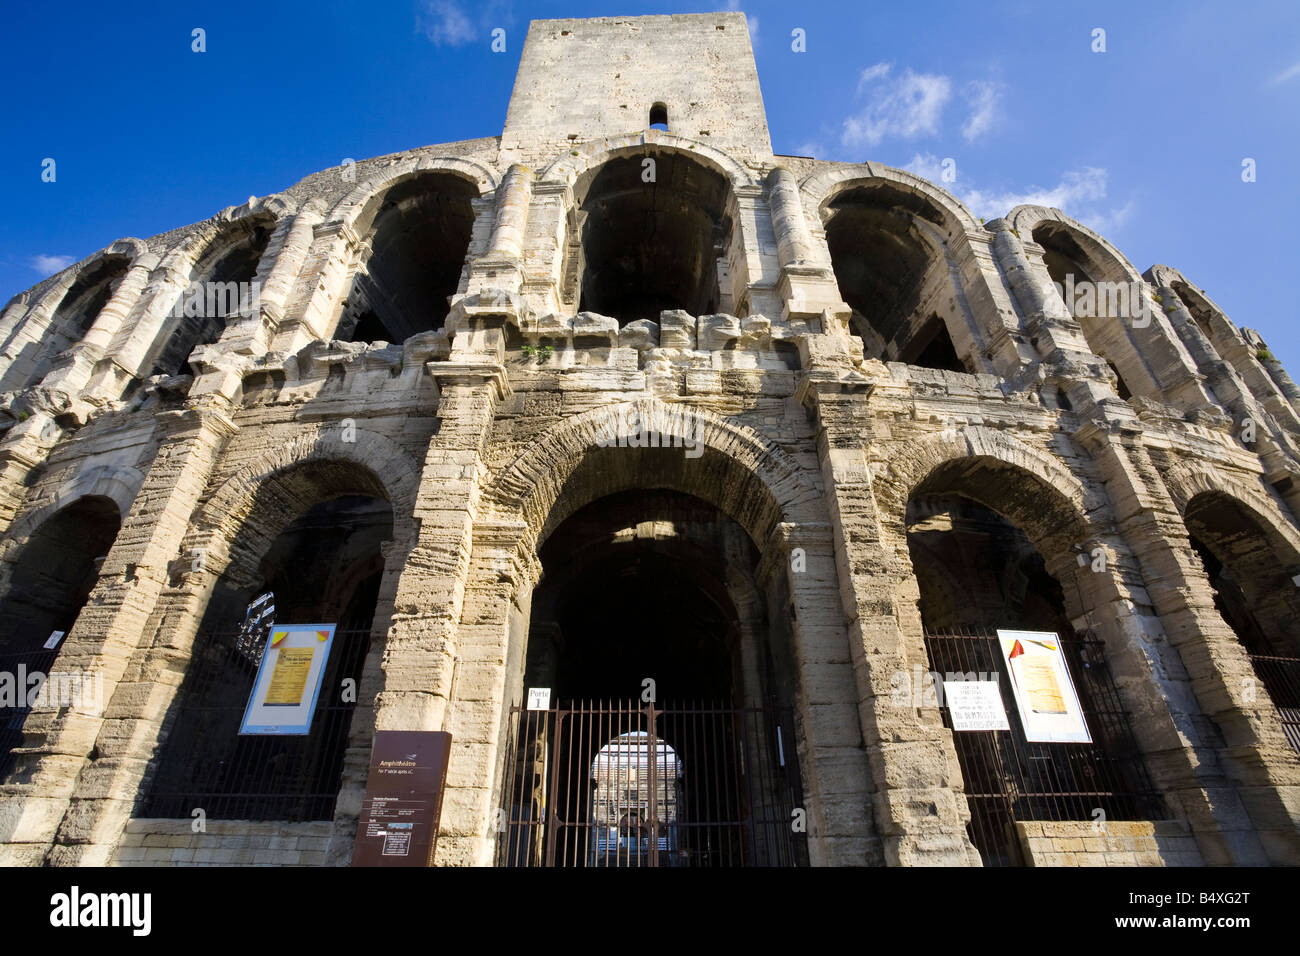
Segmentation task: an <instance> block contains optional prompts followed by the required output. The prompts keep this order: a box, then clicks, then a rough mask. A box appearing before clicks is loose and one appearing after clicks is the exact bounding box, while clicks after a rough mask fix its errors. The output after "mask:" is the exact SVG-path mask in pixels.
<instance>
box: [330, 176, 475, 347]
mask: <svg viewBox="0 0 1300 956" xmlns="http://www.w3.org/2000/svg"><path fill="white" fill-rule="evenodd" d="M497 184H498V180H497V177H496V174H495V173H494V172H493V171H492V170H490V169H488V168H487V167H485V166H482V165H481V164H479V163H477V162H473V161H471V160H464V159H454V158H442V157H427V158H423V159H413V160H408V161H406V162H404V163H400V164H398V165H397V166H394V167H391V168H389V169H386V170H384V172H383V173H382V174H379V175H376V176H373V177H371V178H370V179H368V180H367V181H365V182H364V183H362V184H361V185H359V186H358V187H357V188H355V189H353V190H352V191H351V192H350V193H349V194H348V195H347V196H345V197H344V198H343V199H342V200H340V201H339V202H338V203H336V204H335V205H334V207H333V208H332V209H331V210H330V212H329V213H328V214H327V221H328V222H329V223H330V224H334V223H339V224H340V225H341V228H339V229H337V230H335V232H334V234H333V236H332V238H330V239H329V240H328V242H329V243H330V252H331V258H332V259H333V258H337V259H338V260H339V261H341V262H344V263H346V274H341V276H340V288H339V291H338V292H336V293H334V294H332V295H331V297H330V300H331V301H330V305H329V307H328V308H327V309H326V310H325V311H327V312H328V313H329V314H330V315H331V319H330V322H329V327H330V329H331V331H330V334H331V335H333V336H334V337H337V338H339V339H344V340H348V341H357V342H363V341H364V342H372V341H388V342H402V341H405V340H406V339H408V338H410V337H411V336H413V335H418V334H421V333H424V332H427V331H431V330H434V331H437V330H440V329H441V327H442V325H443V323H444V322H445V319H446V316H447V314H448V310H449V308H450V302H451V300H452V299H454V298H455V296H456V295H458V294H460V293H463V292H464V290H465V285H466V281H467V279H468V271H469V263H470V261H471V260H472V258H473V256H474V254H475V252H476V246H475V241H476V238H477V237H478V234H480V233H482V232H483V231H484V223H485V221H486V220H487V219H488V218H489V217H490V216H491V212H492V209H491V203H489V202H487V201H486V200H485V197H486V196H487V195H489V194H491V193H492V192H494V191H495V190H496V188H497Z"/></svg>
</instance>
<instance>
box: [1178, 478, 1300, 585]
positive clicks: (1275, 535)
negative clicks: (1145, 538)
mask: <svg viewBox="0 0 1300 956" xmlns="http://www.w3.org/2000/svg"><path fill="white" fill-rule="evenodd" d="M1162 477H1163V478H1164V482H1165V487H1167V488H1168V489H1169V494H1170V497H1172V498H1173V501H1174V504H1175V505H1176V506H1177V507H1178V511H1179V513H1180V514H1184V513H1186V511H1187V505H1188V503H1189V502H1190V501H1191V500H1192V499H1193V498H1195V497H1196V496H1197V495H1200V494H1207V493H1217V494H1222V495H1225V496H1227V497H1229V498H1231V499H1233V500H1234V501H1235V502H1236V503H1237V504H1238V505H1240V506H1241V507H1242V508H1244V509H1245V510H1246V512H1247V513H1248V514H1250V515H1251V516H1252V517H1253V518H1254V519H1255V521H1256V522H1257V523H1258V525H1259V527H1260V528H1261V529H1262V530H1263V531H1264V532H1265V534H1266V535H1267V536H1268V538H1269V544H1270V545H1272V546H1273V548H1274V550H1275V551H1276V552H1277V553H1278V554H1280V555H1286V556H1288V558H1289V563H1290V564H1293V565H1296V566H1300V526H1297V523H1296V521H1295V519H1294V518H1293V517H1291V515H1290V512H1289V511H1288V510H1287V509H1286V507H1285V505H1283V504H1281V503H1279V502H1278V501H1277V500H1276V499H1275V498H1274V497H1273V496H1272V495H1271V494H1269V493H1268V492H1266V491H1265V490H1264V488H1263V486H1262V484H1261V485H1260V486H1259V487H1254V486H1252V484H1250V483H1248V482H1246V481H1243V480H1242V479H1240V478H1238V477H1236V476H1234V475H1230V474H1227V473H1225V472H1224V471H1223V470H1222V469H1220V468H1216V467H1215V466H1214V465H1212V464H1210V463H1208V462H1203V461H1188V460H1184V461H1180V462H1178V463H1177V464H1175V465H1173V466H1172V467H1171V468H1170V469H1169V470H1168V471H1166V472H1165V473H1164V474H1163V475H1162Z"/></svg>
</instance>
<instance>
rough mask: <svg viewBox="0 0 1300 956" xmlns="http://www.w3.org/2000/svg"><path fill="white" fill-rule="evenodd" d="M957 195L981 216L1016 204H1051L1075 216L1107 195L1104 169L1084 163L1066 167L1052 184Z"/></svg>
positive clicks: (976, 190)
mask: <svg viewBox="0 0 1300 956" xmlns="http://www.w3.org/2000/svg"><path fill="white" fill-rule="evenodd" d="M960 195H961V199H962V202H964V203H966V205H968V206H970V207H971V208H972V209H974V210H975V211H976V212H977V213H979V214H980V215H985V214H988V215H989V216H1001V215H1004V214H1006V212H1007V211H1008V210H1010V209H1013V208H1014V207H1016V206H1050V207H1053V208H1055V209H1060V210H1061V211H1062V212H1068V213H1070V214H1071V215H1074V214H1075V211H1076V210H1078V209H1079V208H1080V207H1081V205H1082V204H1084V203H1088V202H1092V201H1095V200H1098V199H1105V198H1106V170H1104V169H1101V168H1100V167H1097V166H1085V167H1083V168H1082V169H1072V170H1069V171H1068V172H1066V173H1065V174H1064V175H1063V176H1062V177H1061V181H1060V182H1059V183H1057V184H1056V185H1055V186H1048V187H1042V186H1030V187H1029V188H1028V189H1026V190H1024V191H1020V192H1017V191H1014V190H1008V191H1003V192H992V191H988V190H982V189H971V190H968V191H964V192H962V193H961V194H960Z"/></svg>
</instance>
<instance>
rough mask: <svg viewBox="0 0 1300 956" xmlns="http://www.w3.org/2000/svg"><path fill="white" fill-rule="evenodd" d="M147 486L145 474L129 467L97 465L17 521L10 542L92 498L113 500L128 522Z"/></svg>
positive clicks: (61, 487) (80, 473) (78, 474)
mask: <svg viewBox="0 0 1300 956" xmlns="http://www.w3.org/2000/svg"><path fill="white" fill-rule="evenodd" d="M143 483H144V474H143V473H142V472H140V471H139V470H137V469H135V468H132V467H130V466H129V465H95V466H92V467H90V468H87V469H86V470H84V471H79V472H78V473H77V474H76V475H75V476H74V477H73V478H72V480H70V481H66V482H64V483H62V484H61V485H59V487H58V488H56V489H55V490H54V491H53V492H52V493H51V494H50V495H49V497H47V498H42V499H39V502H38V503H36V504H35V506H34V507H33V508H32V509H31V510H30V511H28V512H27V513H25V514H23V515H22V516H21V517H19V518H18V519H17V520H15V521H14V523H13V524H12V525H11V526H10V529H9V533H8V534H7V535H6V537H7V538H8V539H9V540H10V541H20V540H23V539H25V538H27V537H28V536H30V535H31V533H32V532H33V531H35V530H36V529H37V528H38V527H40V525H41V524H42V523H44V521H45V520H46V519H47V518H49V517H50V516H51V515H53V514H54V513H55V512H58V511H62V510H63V509H64V508H66V507H68V506H69V505H71V504H74V503H76V501H77V499H79V498H85V497H88V496H91V495H95V496H98V497H102V498H109V499H111V500H112V501H113V503H114V504H116V505H117V510H118V512H119V513H120V514H121V515H122V517H123V518H124V519H125V517H126V515H127V513H128V512H129V511H130V510H131V505H132V503H133V502H134V501H135V496H136V493H137V492H138V491H139V490H140V486H141V485H142V484H143Z"/></svg>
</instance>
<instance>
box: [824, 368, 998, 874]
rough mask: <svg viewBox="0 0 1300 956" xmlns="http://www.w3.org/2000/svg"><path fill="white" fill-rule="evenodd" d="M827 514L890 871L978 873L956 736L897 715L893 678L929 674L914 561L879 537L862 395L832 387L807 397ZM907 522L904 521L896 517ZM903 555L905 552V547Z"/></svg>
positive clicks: (922, 711)
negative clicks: (911, 600) (908, 592)
mask: <svg viewBox="0 0 1300 956" xmlns="http://www.w3.org/2000/svg"><path fill="white" fill-rule="evenodd" d="M806 395H807V398H809V399H812V400H813V403H814V407H815V409H816V412H817V420H818V425H819V429H818V452H819V458H820V459H821V465H822V477H823V481H824V484H825V487H826V489H827V495H828V504H829V508H830V513H831V528H832V537H833V540H834V543H835V557H836V562H837V564H838V567H839V582H840V599H841V602H842V604H843V612H844V614H845V616H846V617H847V618H848V620H849V622H850V624H849V648H850V653H851V655H852V659H853V667H854V672H855V674H856V676H857V692H858V712H859V718H860V720H861V728H862V737H863V739H864V740H865V742H866V750H867V755H868V757H869V759H870V764H871V769H872V773H873V776H874V778H875V784H876V788H877V789H876V790H875V792H874V794H873V795H872V796H873V803H874V810H875V821H876V830H877V832H878V834H879V836H880V840H881V842H882V844H883V848H884V858H885V861H886V862H887V863H888V864H890V865H893V866H898V865H904V866H925V865H935V866H978V865H980V857H979V853H978V851H977V850H976V849H975V847H974V845H972V843H971V842H970V838H969V836H968V835H967V833H966V824H967V823H968V822H969V820H970V810H969V809H968V808H967V806H966V801H965V800H964V799H963V798H962V790H963V784H962V777H961V771H960V767H959V764H958V762H957V753H956V750H955V749H954V747H953V743H952V736H951V734H950V733H949V732H948V730H947V729H946V728H945V727H944V726H943V722H942V720H941V718H940V716H939V712H938V710H936V709H933V708H923V707H921V706H919V702H915V703H916V704H917V706H900V705H899V704H898V703H897V696H896V695H897V680H896V678H897V675H898V674H904V675H906V674H910V673H911V672H912V670H913V668H914V667H915V666H916V665H920V667H921V668H922V670H928V668H929V665H928V657H927V655H926V650H925V642H924V636H923V634H922V629H921V621H920V616H919V615H918V614H916V613H915V606H913V607H912V608H911V609H910V613H908V609H907V608H904V607H901V606H900V604H899V602H898V597H897V596H898V594H899V592H900V590H901V588H902V585H903V584H904V582H905V581H906V580H907V579H909V578H910V562H909V561H907V560H906V555H905V554H904V555H900V554H898V553H897V552H896V550H895V548H896V544H891V543H889V542H888V541H887V540H886V538H885V535H884V533H883V529H882V523H881V516H880V514H879V513H878V511H877V505H876V501H875V498H874V495H873V493H872V489H871V480H870V476H869V474H868V471H867V460H866V455H865V451H864V446H866V445H867V444H869V443H870V442H871V434H872V431H873V423H872V415H871V411H870V408H869V403H868V401H867V400H866V397H865V395H863V394H856V395H855V394H852V392H849V393H848V394H845V393H843V392H841V390H840V387H839V384H838V383H836V382H827V383H824V385H823V386H822V387H821V388H817V387H811V388H809V389H808V390H807V392H806ZM899 520H901V516H899ZM904 547H905V545H904Z"/></svg>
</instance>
